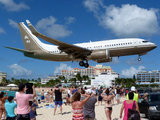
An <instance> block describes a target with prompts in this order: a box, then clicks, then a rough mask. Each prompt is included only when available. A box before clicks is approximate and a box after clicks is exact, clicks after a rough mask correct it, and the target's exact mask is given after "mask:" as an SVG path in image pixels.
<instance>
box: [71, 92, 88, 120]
mask: <svg viewBox="0 0 160 120" xmlns="http://www.w3.org/2000/svg"><path fill="white" fill-rule="evenodd" d="M81 95H82V96H85V97H86V98H85V99H84V100H82V101H80V99H81ZM90 97H91V96H90V95H87V94H80V93H79V92H75V93H74V94H73V96H72V98H71V104H72V111H73V116H72V120H84V116H83V106H84V104H85V103H86V102H87V101H88V99H89V98H90Z"/></svg>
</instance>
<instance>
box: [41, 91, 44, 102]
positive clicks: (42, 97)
mask: <svg viewBox="0 0 160 120" xmlns="http://www.w3.org/2000/svg"><path fill="white" fill-rule="evenodd" d="M44 92H45V91H44V90H42V91H41V102H44Z"/></svg>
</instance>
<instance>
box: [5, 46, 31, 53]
mask: <svg viewBox="0 0 160 120" xmlns="http://www.w3.org/2000/svg"><path fill="white" fill-rule="evenodd" d="M4 47H5V48H9V49H12V50H16V51H19V52H23V53H30V54H33V53H34V52H33V51H29V50H23V49H18V48H13V47H8V46H4Z"/></svg>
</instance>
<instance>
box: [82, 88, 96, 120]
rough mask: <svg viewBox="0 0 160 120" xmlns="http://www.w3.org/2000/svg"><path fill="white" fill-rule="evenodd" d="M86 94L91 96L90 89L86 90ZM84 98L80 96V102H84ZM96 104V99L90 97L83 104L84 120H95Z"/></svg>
mask: <svg viewBox="0 0 160 120" xmlns="http://www.w3.org/2000/svg"><path fill="white" fill-rule="evenodd" d="M86 94H88V95H90V96H91V94H92V90H91V89H88V90H86ZM85 98H86V97H85V96H82V97H81V101H82V100H84V99H85ZM96 102H97V98H96V97H93V96H92V97H90V98H89V100H88V101H87V102H86V103H85V104H84V106H83V116H84V120H94V119H95V104H96Z"/></svg>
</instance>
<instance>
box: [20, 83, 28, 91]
mask: <svg viewBox="0 0 160 120" xmlns="http://www.w3.org/2000/svg"><path fill="white" fill-rule="evenodd" d="M25 86H26V85H25V84H22V83H21V84H20V85H19V90H18V91H23V89H24V88H25Z"/></svg>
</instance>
